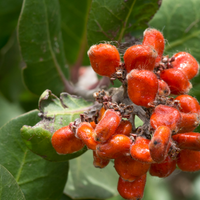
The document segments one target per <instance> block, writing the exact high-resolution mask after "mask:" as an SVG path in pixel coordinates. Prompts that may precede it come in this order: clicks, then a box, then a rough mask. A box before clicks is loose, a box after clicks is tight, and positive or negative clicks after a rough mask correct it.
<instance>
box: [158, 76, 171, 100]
mask: <svg viewBox="0 0 200 200" xmlns="http://www.w3.org/2000/svg"><path fill="white" fill-rule="evenodd" d="M170 92H171V91H170V89H169V86H168V85H167V83H166V82H165V81H163V80H160V79H158V95H159V96H169V95H170Z"/></svg>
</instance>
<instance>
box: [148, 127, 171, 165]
mask: <svg viewBox="0 0 200 200" xmlns="http://www.w3.org/2000/svg"><path fill="white" fill-rule="evenodd" d="M170 138H171V130H170V129H169V128H168V127H167V126H159V127H158V128H157V129H156V130H155V132H154V134H153V137H152V139H151V141H150V143H149V150H150V155H151V157H152V159H153V160H154V161H155V162H157V163H160V162H162V161H164V160H165V158H166V157H167V154H168V145H169V140H170Z"/></svg>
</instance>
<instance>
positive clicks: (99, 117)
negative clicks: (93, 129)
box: [97, 107, 106, 122]
mask: <svg viewBox="0 0 200 200" xmlns="http://www.w3.org/2000/svg"><path fill="white" fill-rule="evenodd" d="M105 112H106V110H105V108H104V107H102V108H101V109H100V111H99V116H98V118H97V121H98V122H99V121H100V120H101V119H102V118H103V115H104V113H105Z"/></svg>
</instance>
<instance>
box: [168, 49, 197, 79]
mask: <svg viewBox="0 0 200 200" xmlns="http://www.w3.org/2000/svg"><path fill="white" fill-rule="evenodd" d="M173 57H174V58H175V61H173V62H172V66H173V68H175V69H179V70H181V71H182V72H183V73H184V74H185V75H186V76H187V78H188V79H189V80H190V79H192V78H194V77H195V76H196V75H197V73H198V71H199V64H198V62H197V61H196V60H195V58H194V57H193V56H192V55H191V54H189V53H187V52H179V53H176V54H175V55H174V56H173Z"/></svg>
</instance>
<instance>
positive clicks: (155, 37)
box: [142, 28, 165, 63]
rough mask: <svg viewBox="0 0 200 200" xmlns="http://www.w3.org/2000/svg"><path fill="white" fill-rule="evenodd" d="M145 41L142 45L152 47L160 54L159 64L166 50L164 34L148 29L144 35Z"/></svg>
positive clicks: (157, 59)
mask: <svg viewBox="0 0 200 200" xmlns="http://www.w3.org/2000/svg"><path fill="white" fill-rule="evenodd" d="M143 35H144V39H143V42H142V44H144V45H149V46H152V47H153V48H154V49H155V50H156V51H157V53H158V56H157V58H156V63H159V62H160V61H161V59H162V55H163V52H164V48H165V39H164V37H163V34H162V33H161V32H160V31H158V30H156V29H153V28H147V29H146V30H145V31H144V33H143Z"/></svg>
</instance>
